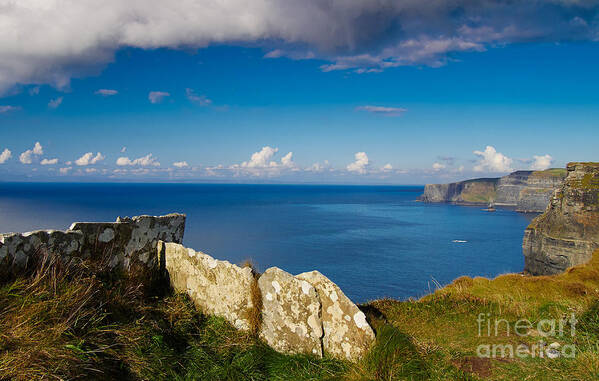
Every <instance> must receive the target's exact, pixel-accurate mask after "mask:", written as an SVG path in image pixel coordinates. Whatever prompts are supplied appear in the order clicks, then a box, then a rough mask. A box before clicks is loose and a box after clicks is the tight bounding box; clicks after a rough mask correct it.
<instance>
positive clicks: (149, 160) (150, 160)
mask: <svg viewBox="0 0 599 381" xmlns="http://www.w3.org/2000/svg"><path fill="white" fill-rule="evenodd" d="M116 165H119V166H126V165H139V166H141V167H159V166H160V162H158V161H157V160H156V158H155V157H153V156H152V154H151V153H149V154H147V155H146V156H142V157H140V158H137V159H135V160H131V159H129V158H128V157H119V158H118V159H117V160H116Z"/></svg>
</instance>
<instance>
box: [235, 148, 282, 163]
mask: <svg viewBox="0 0 599 381" xmlns="http://www.w3.org/2000/svg"><path fill="white" fill-rule="evenodd" d="M278 151H279V149H278V148H272V147H269V146H265V147H262V149H261V150H260V151H258V152H254V153H253V154H252V157H251V158H250V161H244V162H243V163H241V166H242V167H245V168H264V167H267V166H269V165H270V163H274V162H271V161H270V159H272V157H273V156H274V155H275V153H277V152H278ZM273 166H274V165H273Z"/></svg>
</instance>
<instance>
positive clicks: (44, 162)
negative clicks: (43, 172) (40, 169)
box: [40, 158, 58, 165]
mask: <svg viewBox="0 0 599 381" xmlns="http://www.w3.org/2000/svg"><path fill="white" fill-rule="evenodd" d="M56 163H58V159H57V158H54V159H42V161H40V164H41V165H54V164H56Z"/></svg>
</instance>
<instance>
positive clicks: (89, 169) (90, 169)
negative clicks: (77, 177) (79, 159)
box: [85, 168, 98, 173]
mask: <svg viewBox="0 0 599 381" xmlns="http://www.w3.org/2000/svg"><path fill="white" fill-rule="evenodd" d="M97 171H98V170H97V169H96V168H85V172H86V173H94V172H97Z"/></svg>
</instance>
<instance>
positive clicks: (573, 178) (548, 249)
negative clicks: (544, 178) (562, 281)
mask: <svg viewBox="0 0 599 381" xmlns="http://www.w3.org/2000/svg"><path fill="white" fill-rule="evenodd" d="M567 169H568V176H567V177H566V179H565V180H564V182H563V184H562V186H561V187H560V188H558V189H557V190H556V191H555V192H554V194H553V196H552V197H551V200H550V203H549V205H548V206H547V209H546V210H545V213H543V214H542V215H540V216H538V217H537V218H535V219H534V220H533V221H532V223H531V224H530V225H529V226H528V228H526V231H525V233H524V240H523V242H522V249H523V252H524V261H525V267H524V270H525V271H527V272H529V273H531V274H533V275H543V274H556V273H560V272H563V271H564V270H565V269H566V268H568V267H570V266H575V265H579V264H582V263H586V262H588V261H589V260H590V259H591V256H592V253H593V251H594V250H595V249H597V248H599V163H570V164H568V167H567Z"/></svg>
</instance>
